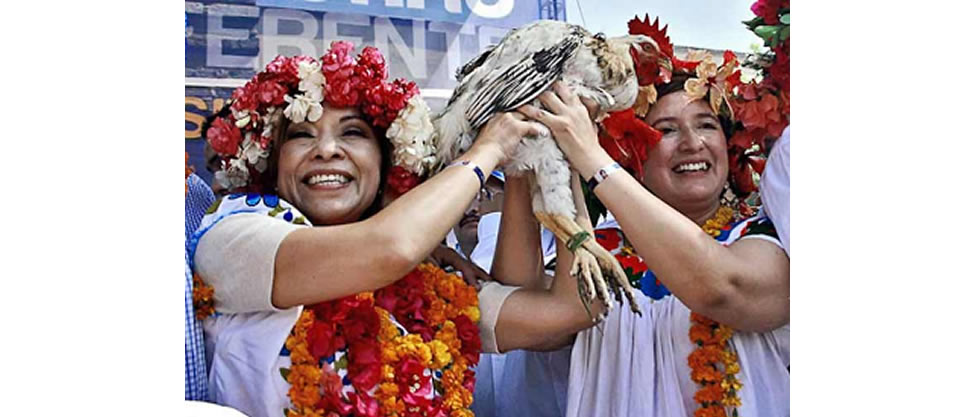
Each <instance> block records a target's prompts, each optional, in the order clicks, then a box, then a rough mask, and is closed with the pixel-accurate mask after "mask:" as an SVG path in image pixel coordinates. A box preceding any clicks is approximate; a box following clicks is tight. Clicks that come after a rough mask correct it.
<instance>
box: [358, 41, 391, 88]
mask: <svg viewBox="0 0 975 417" xmlns="http://www.w3.org/2000/svg"><path fill="white" fill-rule="evenodd" d="M358 64H359V65H358V67H356V69H357V71H356V75H357V76H358V77H359V78H362V79H364V80H366V82H367V83H372V82H381V81H382V80H385V79H386V77H387V76H388V75H389V74H387V72H386V58H383V54H382V53H381V52H379V49H376V48H375V47H373V46H367V47H365V48H362V53H360V54H359V63H358Z"/></svg>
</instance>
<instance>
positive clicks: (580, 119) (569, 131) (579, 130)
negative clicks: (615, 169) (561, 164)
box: [518, 81, 612, 178]
mask: <svg viewBox="0 0 975 417" xmlns="http://www.w3.org/2000/svg"><path fill="white" fill-rule="evenodd" d="M538 99H539V101H541V102H542V104H544V105H545V107H546V109H541V108H538V107H535V106H532V105H530V104H526V105H524V106H521V107H519V108H518V111H519V112H521V114H524V115H525V116H526V117H528V118H531V119H534V120H536V121H538V122H539V123H542V124H544V125H545V126H546V127H548V129H549V130H550V131H552V135H553V136H554V137H555V141H556V142H557V143H558V144H559V148H560V149H562V152H563V153H565V156H566V157H567V158H568V159H569V161H570V162H571V163H572V166H574V167H575V168H576V169H577V170H578V171H579V173H580V174H582V175H583V176H585V177H586V178H589V177H591V176H592V174H593V173H594V172H596V170H597V169H599V168H600V167H602V166H604V165H606V164H608V163H612V159H611V158H610V157H609V155H608V154H606V152H605V151H604V150H603V149H602V147H600V146H599V139H598V137H597V130H596V126H595V124H594V123H593V122H592V119H591V115H592V113H594V111H593V110H595V107H596V105H595V103H592V102H589V103H588V105H587V103H583V101H582V100H581V99H579V97H578V96H576V95H575V94H573V93H572V92H571V91H569V88H568V87H566V85H565V84H563V83H562V82H559V81H556V82H555V83H554V84H552V88H551V89H550V90H549V91H546V92H544V93H542V95H540V96H539V97H538Z"/></svg>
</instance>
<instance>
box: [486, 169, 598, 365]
mask: <svg viewBox="0 0 975 417" xmlns="http://www.w3.org/2000/svg"><path fill="white" fill-rule="evenodd" d="M572 186H573V188H574V189H575V191H577V192H575V193H573V194H574V195H576V196H578V197H580V199H577V201H576V202H575V203H576V210H577V214H576V221H577V222H579V224H581V225H589V224H590V223H589V214H588V213H587V212H586V206H585V203H584V202H583V201H581V196H582V193H581V188H580V183H579V181H578V176H576V175H573V184H572ZM505 194H506V196H505V204H506V205H505V210H506V211H505V215H509V214H514V213H515V212H518V213H519V214H518V215H515V216H512V218H518V219H522V220H523V221H524V223H522V224H519V225H517V226H515V225H512V227H513V228H514V227H520V228H521V229H525V228H529V226H530V225H529V224H528V223H534V230H535V236H538V224H537V223H536V222H535V221H534V217H530V216H531V206H530V204H528V202H527V200H528V199H527V198H523V199H522V198H519V199H517V200H516V201H520V202H522V203H521V204H518V205H514V204H512V205H511V206H510V207H509V206H508V205H507V203H508V198H512V197H515V196H514V195H511V194H508V191H505ZM524 194H525V195H527V190H526V192H525V193H524ZM509 210H510V211H509ZM526 213H527V214H528V215H527V216H522V215H521V214H526ZM572 259H573V258H572V253H571V252H569V250H568V249H567V248H566V247H565V245H564V244H563V243H561V242H558V248H557V262H556V266H555V280H554V281H553V282H552V286H551V288H548V289H543V288H534V289H521V290H518V291H515V292H513V293H512V294H511V295H510V296H509V297H508V298H507V300H505V302H504V304H503V305H502V306H501V311H500V313H499V315H498V321H497V324H496V326H495V334H496V336H495V337H496V340H497V343H498V348H499V350H500V351H502V352H504V351H508V350H512V349H529V350H552V349H557V348H559V347H562V346H565V345H567V344H569V343H570V342H571V341H572V338H573V337H574V335H575V333H576V332H578V331H580V330H583V329H586V328H588V327H590V326H592V325H593V324H594V322H593V321H592V319H591V318H590V316H589V313H587V312H586V308H585V306H583V304H582V301H581V299H580V298H579V292H578V289H577V281H576V279H575V278H573V277H572V276H571V275H570V274H569V267H570V265H572ZM589 309H590V311H591V313H592V315H593V317H598V316H599V315H600V314H601V313H602V311H603V306H602V304H601V303H600V302H599V301H594V302H593V303H591V304H590V306H589Z"/></svg>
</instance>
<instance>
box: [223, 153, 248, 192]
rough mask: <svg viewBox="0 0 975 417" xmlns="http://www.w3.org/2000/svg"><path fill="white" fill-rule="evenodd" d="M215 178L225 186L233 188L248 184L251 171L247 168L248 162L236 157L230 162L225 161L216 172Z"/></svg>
mask: <svg viewBox="0 0 975 417" xmlns="http://www.w3.org/2000/svg"><path fill="white" fill-rule="evenodd" d="M214 178H215V179H216V180H217V181H218V182H219V183H220V185H221V186H223V187H224V188H227V189H233V188H237V187H244V186H246V185H247V182H248V179H249V178H250V172H249V171H248V170H247V164H246V163H244V160H243V159H241V158H234V159H231V160H230V162H229V163H228V162H226V161H225V162H224V163H223V167H221V169H220V170H219V171H217V172H216V173H215V174H214Z"/></svg>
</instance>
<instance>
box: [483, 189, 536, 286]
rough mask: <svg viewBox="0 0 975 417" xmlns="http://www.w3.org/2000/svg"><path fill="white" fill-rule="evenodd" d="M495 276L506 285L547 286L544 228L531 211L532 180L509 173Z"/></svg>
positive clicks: (493, 268)
mask: <svg viewBox="0 0 975 417" xmlns="http://www.w3.org/2000/svg"><path fill="white" fill-rule="evenodd" d="M504 189H505V199H504V205H503V207H502V209H501V226H500V230H499V231H498V244H497V247H496V248H495V250H494V262H493V263H492V264H491V276H492V277H494V279H496V280H498V281H499V282H502V283H504V284H505V285H512V286H518V287H522V288H525V289H543V288H544V287H545V285H544V283H545V280H544V274H545V265H544V264H543V261H542V248H541V236H540V234H541V232H540V230H539V226H538V222H537V221H536V220H535V217H534V215H533V214H532V211H531V181H530V180H529V179H528V177H517V176H514V175H508V176H507V178H506V179H505V184H504Z"/></svg>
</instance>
